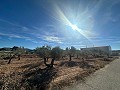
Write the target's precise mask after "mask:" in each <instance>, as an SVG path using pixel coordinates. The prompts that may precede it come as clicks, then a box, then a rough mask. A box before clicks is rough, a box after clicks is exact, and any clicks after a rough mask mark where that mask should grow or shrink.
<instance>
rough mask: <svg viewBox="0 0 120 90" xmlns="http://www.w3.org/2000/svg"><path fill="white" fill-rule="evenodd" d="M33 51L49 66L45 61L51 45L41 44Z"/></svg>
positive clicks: (48, 55)
mask: <svg viewBox="0 0 120 90" xmlns="http://www.w3.org/2000/svg"><path fill="white" fill-rule="evenodd" d="M35 52H36V53H37V54H38V55H39V56H40V57H41V58H43V59H44V64H45V65H46V66H47V67H49V65H48V64H47V63H46V62H47V60H48V58H49V57H50V52H51V47H50V46H42V47H37V48H36V49H35Z"/></svg>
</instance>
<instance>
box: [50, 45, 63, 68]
mask: <svg viewBox="0 0 120 90" xmlns="http://www.w3.org/2000/svg"><path fill="white" fill-rule="evenodd" d="M62 53H63V50H62V49H61V48H60V47H59V46H56V47H54V48H52V50H51V58H52V61H51V67H53V64H54V61H55V60H56V59H60V58H61V57H62Z"/></svg>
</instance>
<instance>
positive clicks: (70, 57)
mask: <svg viewBox="0 0 120 90" xmlns="http://www.w3.org/2000/svg"><path fill="white" fill-rule="evenodd" d="M66 50H67V53H68V55H69V61H71V60H72V57H74V55H75V53H76V48H75V47H73V46H71V48H70V49H66Z"/></svg>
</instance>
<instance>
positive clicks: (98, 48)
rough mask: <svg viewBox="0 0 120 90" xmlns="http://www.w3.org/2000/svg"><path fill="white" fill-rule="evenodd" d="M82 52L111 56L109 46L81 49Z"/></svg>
mask: <svg viewBox="0 0 120 90" xmlns="http://www.w3.org/2000/svg"><path fill="white" fill-rule="evenodd" d="M81 50H82V51H92V52H93V51H102V52H103V53H105V54H107V55H111V54H112V50H111V46H99V47H88V48H81Z"/></svg>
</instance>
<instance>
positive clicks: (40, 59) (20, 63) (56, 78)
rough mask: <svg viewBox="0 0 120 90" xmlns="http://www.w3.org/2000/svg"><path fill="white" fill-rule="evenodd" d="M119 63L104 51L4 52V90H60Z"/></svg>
mask: <svg viewBox="0 0 120 90" xmlns="http://www.w3.org/2000/svg"><path fill="white" fill-rule="evenodd" d="M114 59H116V57H115V56H114V57H113V56H109V55H108V54H107V53H105V52H103V51H101V50H93V51H81V50H77V49H76V48H75V47H73V46H72V47H71V48H68V47H67V48H66V49H65V50H63V49H61V48H60V47H59V46H56V47H53V48H52V47H50V46H42V47H37V48H36V49H34V50H30V49H26V48H24V47H16V46H14V47H13V48H9V49H7V50H6V49H4V48H2V49H0V89H1V90H4V89H5V90H44V89H50V90H56V89H60V88H62V87H63V86H66V85H70V84H71V83H73V82H76V81H77V80H84V77H86V76H88V75H89V74H91V73H93V72H95V71H96V70H98V69H100V68H102V67H104V66H105V65H106V64H108V63H110V62H111V61H113V60H114Z"/></svg>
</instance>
